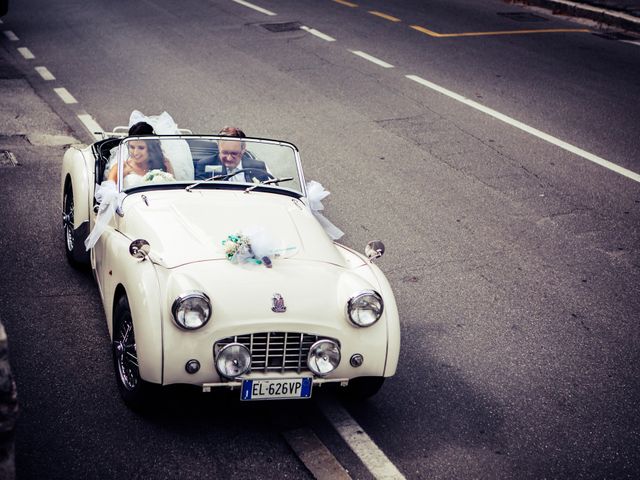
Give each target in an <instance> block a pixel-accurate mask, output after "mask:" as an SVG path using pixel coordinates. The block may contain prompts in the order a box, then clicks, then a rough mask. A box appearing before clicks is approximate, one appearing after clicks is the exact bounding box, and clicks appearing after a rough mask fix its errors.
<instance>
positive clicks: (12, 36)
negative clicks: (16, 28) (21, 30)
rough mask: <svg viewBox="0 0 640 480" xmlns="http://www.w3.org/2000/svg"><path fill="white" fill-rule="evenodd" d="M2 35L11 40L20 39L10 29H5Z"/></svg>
mask: <svg viewBox="0 0 640 480" xmlns="http://www.w3.org/2000/svg"><path fill="white" fill-rule="evenodd" d="M4 36H5V37H7V38H8V39H9V40H10V41H12V42H17V41H18V40H20V39H19V38H18V36H17V35H16V34H15V33H13V32H12V31H11V30H5V31H4Z"/></svg>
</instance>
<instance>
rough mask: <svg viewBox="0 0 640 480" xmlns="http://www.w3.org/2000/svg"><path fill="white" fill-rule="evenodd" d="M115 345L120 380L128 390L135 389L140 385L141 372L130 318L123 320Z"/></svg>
mask: <svg viewBox="0 0 640 480" xmlns="http://www.w3.org/2000/svg"><path fill="white" fill-rule="evenodd" d="M113 345H114V352H115V356H116V364H117V366H118V374H119V375H120V381H121V383H122V385H123V386H124V387H125V388H126V389H127V390H133V389H134V388H136V385H138V380H139V378H140V373H139V370H138V356H137V353H136V341H135V338H134V335H133V326H132V325H131V319H130V318H129V319H125V320H124V321H122V322H121V327H120V331H119V332H118V336H117V338H114V340H113Z"/></svg>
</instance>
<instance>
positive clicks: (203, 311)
mask: <svg viewBox="0 0 640 480" xmlns="http://www.w3.org/2000/svg"><path fill="white" fill-rule="evenodd" d="M171 313H172V314H173V320H174V321H175V322H176V324H177V325H178V326H179V327H182V328H186V329H187V330H195V329H196V328H200V327H202V326H203V325H204V324H205V323H207V322H208V321H209V318H210V317H211V302H210V301H209V297H207V296H206V295H205V294H204V293H202V292H189V293H185V294H183V295H180V296H179V297H178V298H176V300H175V301H174V302H173V306H172V307H171Z"/></svg>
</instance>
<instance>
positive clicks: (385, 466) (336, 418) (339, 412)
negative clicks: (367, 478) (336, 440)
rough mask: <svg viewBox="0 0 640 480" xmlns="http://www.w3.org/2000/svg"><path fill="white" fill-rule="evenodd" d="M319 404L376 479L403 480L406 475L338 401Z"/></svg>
mask: <svg viewBox="0 0 640 480" xmlns="http://www.w3.org/2000/svg"><path fill="white" fill-rule="evenodd" d="M327 400H328V401H326V402H325V401H323V402H318V404H319V407H320V410H322V413H323V414H324V416H325V417H326V418H327V420H329V422H330V423H331V424H332V425H333V427H334V428H335V429H336V431H337V432H338V434H340V436H341V437H342V439H343V440H344V441H345V442H347V445H349V447H350V448H351V450H353V452H354V453H355V454H356V455H357V456H358V458H359V459H360V461H361V462H362V463H363V464H364V466H365V467H367V469H368V470H369V471H370V472H371V474H372V475H373V476H374V477H375V478H376V479H385V480H387V479H388V480H392V479H393V480H402V479H404V478H405V477H404V475H402V473H400V471H399V470H398V469H397V468H396V466H395V465H394V464H393V463H391V461H390V460H389V459H388V458H387V456H386V455H385V454H384V453H383V452H382V450H380V449H379V448H378V446H377V445H376V444H375V443H374V442H373V440H371V438H370V437H369V435H367V434H366V433H365V431H364V430H363V429H362V427H361V426H360V425H358V423H357V422H356V421H355V420H354V419H353V418H351V415H349V414H348V413H347V411H346V410H345V409H344V408H342V407H341V406H340V405H339V404H338V403H337V402H336V401H329V399H327Z"/></svg>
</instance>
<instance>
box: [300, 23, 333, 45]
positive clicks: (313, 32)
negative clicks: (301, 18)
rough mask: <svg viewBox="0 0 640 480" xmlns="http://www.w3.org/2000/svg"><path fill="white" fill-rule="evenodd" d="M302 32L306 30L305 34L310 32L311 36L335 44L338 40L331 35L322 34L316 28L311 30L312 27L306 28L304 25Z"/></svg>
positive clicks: (301, 28)
mask: <svg viewBox="0 0 640 480" xmlns="http://www.w3.org/2000/svg"><path fill="white" fill-rule="evenodd" d="M300 30H304V31H305V32H309V33H310V34H311V35H315V36H316V37H318V38H321V39H322V40H326V41H327V42H335V41H336V39H335V38H333V37H330V36H329V35H327V34H325V33H322V32H320V31H318V30H316V29H315V28H311V27H305V26H304V25H302V26H301V27H300Z"/></svg>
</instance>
